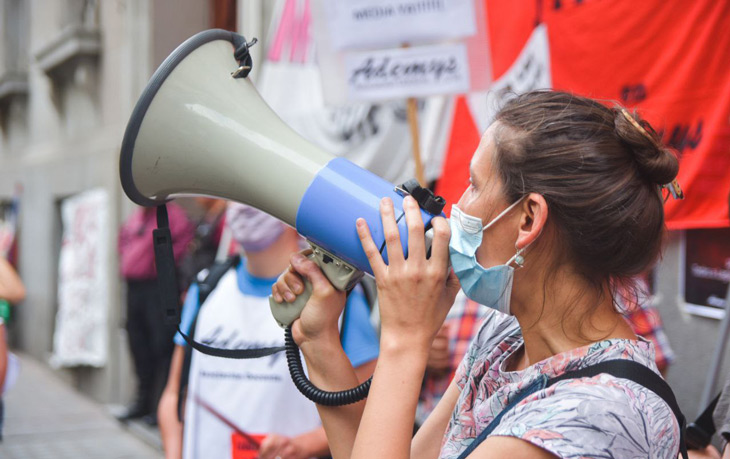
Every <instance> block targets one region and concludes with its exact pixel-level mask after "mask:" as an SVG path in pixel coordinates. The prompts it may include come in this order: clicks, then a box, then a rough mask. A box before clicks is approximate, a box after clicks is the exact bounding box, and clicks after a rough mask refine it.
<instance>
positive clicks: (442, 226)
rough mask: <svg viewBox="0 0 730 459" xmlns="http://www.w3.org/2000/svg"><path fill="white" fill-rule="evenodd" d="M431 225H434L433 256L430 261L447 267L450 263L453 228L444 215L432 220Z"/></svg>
mask: <svg viewBox="0 0 730 459" xmlns="http://www.w3.org/2000/svg"><path fill="white" fill-rule="evenodd" d="M431 226H432V227H433V241H432V242H431V258H430V259H429V261H431V263H432V264H435V265H436V266H438V267H444V269H445V268H446V266H448V263H449V239H451V229H450V228H449V224H448V223H447V222H446V219H445V218H443V217H434V218H433V219H432V220H431Z"/></svg>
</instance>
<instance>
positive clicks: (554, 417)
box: [491, 375, 679, 458]
mask: <svg viewBox="0 0 730 459" xmlns="http://www.w3.org/2000/svg"><path fill="white" fill-rule="evenodd" d="M491 435H502V436H510V437H516V438H520V439H522V440H524V441H528V442H530V443H532V444H534V445H535V446H538V447H540V448H543V449H545V450H547V451H549V452H551V453H553V454H555V455H557V456H558V457H655V458H670V457H671V458H676V457H677V452H678V450H679V425H678V423H677V421H676V419H675V418H674V414H673V413H672V411H671V410H670V409H669V407H668V406H667V404H666V403H665V402H664V401H663V400H662V399H661V398H660V397H659V396H658V395H656V394H654V393H653V392H651V391H649V390H648V389H646V388H644V387H643V386H640V385H638V384H636V383H634V382H625V383H623V382H622V383H619V382H617V381H616V379H615V378H613V377H611V376H608V375H600V376H597V377H595V378H590V379H582V380H580V381H577V380H571V381H565V382H561V383H558V384H556V385H555V386H553V388H548V389H546V390H543V391H540V392H537V393H536V394H534V395H532V396H530V397H528V398H527V399H525V401H523V402H522V403H520V404H518V405H517V406H515V407H514V408H513V409H511V410H510V411H507V412H505V413H504V417H503V418H502V420H501V422H500V423H499V425H498V426H497V427H496V428H495V429H494V432H492V434H491Z"/></svg>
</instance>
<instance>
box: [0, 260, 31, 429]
mask: <svg viewBox="0 0 730 459" xmlns="http://www.w3.org/2000/svg"><path fill="white" fill-rule="evenodd" d="M24 299H25V286H24V285H23V281H21V280H20V276H18V273H17V272H15V269H14V268H13V266H12V265H11V264H10V263H9V262H8V261H7V260H6V259H5V258H3V257H0V301H1V302H5V304H6V305H9V304H16V303H19V302H21V301H23V300H24ZM3 309H4V311H6V312H7V313H9V312H10V308H9V306H8V307H6V308H3ZM7 313H6V314H3V315H2V316H0V440H2V432H3V420H4V417H5V416H4V415H5V413H4V411H5V410H4V406H3V401H2V394H3V392H4V391H5V376H6V374H7V369H8V340H7V331H6V329H5V322H6V321H7V320H8V314H7Z"/></svg>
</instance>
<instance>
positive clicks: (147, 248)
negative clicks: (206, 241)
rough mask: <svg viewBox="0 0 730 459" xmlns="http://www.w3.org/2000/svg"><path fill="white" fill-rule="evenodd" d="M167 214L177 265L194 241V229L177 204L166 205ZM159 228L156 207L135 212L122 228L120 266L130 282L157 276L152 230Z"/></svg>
mask: <svg viewBox="0 0 730 459" xmlns="http://www.w3.org/2000/svg"><path fill="white" fill-rule="evenodd" d="M167 215H168V218H169V221H170V233H171V234H172V251H173V254H174V255H175V262H176V263H178V262H179V261H180V259H181V258H182V256H183V255H184V254H185V252H186V250H187V248H188V245H189V244H190V241H191V240H192V239H193V232H194V230H195V228H194V227H193V224H192V223H191V222H190V220H188V217H187V215H186V214H185V211H184V210H183V209H182V208H181V207H180V206H178V205H177V204H174V203H168V204H167ZM155 228H157V212H156V209H155V208H154V207H152V208H144V207H140V208H138V209H136V210H135V211H134V212H133V213H132V215H130V216H129V218H128V219H127V221H125V222H124V224H122V227H121V228H120V229H119V242H118V249H119V265H120V270H121V272H122V277H124V278H125V279H127V280H150V279H155V278H156V277H157V269H156V268H155V251H154V248H153V246H152V230H154V229H155Z"/></svg>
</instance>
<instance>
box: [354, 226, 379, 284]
mask: <svg viewBox="0 0 730 459" xmlns="http://www.w3.org/2000/svg"><path fill="white" fill-rule="evenodd" d="M355 225H356V226H357V235H358V236H359V237H360V244H361V245H362V250H363V251H364V252H365V256H366V257H368V261H369V262H370V268H371V269H372V270H373V274H374V275H375V276H376V277H378V276H380V275H381V274H382V272H383V270H384V269H385V262H384V261H383V257H382V256H381V255H380V251H379V250H378V247H377V246H376V245H375V241H373V236H372V235H371V234H370V228H368V223H367V222H366V221H365V219H364V218H358V219H357V222H356V223H355Z"/></svg>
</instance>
